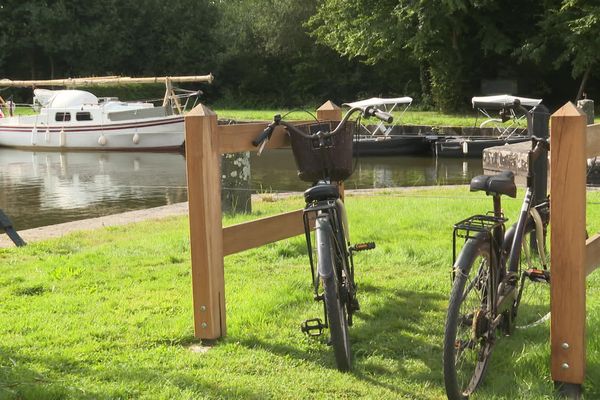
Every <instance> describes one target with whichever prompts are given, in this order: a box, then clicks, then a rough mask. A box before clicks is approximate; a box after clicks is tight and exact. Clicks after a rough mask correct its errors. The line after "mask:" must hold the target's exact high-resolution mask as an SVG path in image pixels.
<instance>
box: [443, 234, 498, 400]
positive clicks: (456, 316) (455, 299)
mask: <svg viewBox="0 0 600 400" xmlns="http://www.w3.org/2000/svg"><path fill="white" fill-rule="evenodd" d="M490 261H491V258H490V253H489V244H488V243H487V242H483V241H481V240H475V239H470V240H469V241H468V242H467V243H466V244H465V246H464V247H463V249H462V251H461V254H460V255H459V257H458V259H457V262H456V264H455V266H454V271H455V278H454V282H453V286H452V292H451V294H450V304H449V306H448V314H447V318H446V328H445V333H444V356H443V362H444V383H445V385H446V394H447V396H448V399H450V400H462V399H467V398H468V397H469V395H470V394H471V393H473V392H474V391H475V389H476V388H477V386H478V385H479V384H480V382H481V380H482V378H483V376H484V374H485V370H486V368H487V365H488V361H489V359H490V356H491V353H492V348H493V343H494V339H495V337H494V328H493V326H492V325H493V320H494V318H495V315H494V313H493V309H494V308H493V307H492V304H493V301H494V300H493V297H494V296H493V295H490V294H491V293H492V290H491V287H492V278H491V276H490Z"/></svg>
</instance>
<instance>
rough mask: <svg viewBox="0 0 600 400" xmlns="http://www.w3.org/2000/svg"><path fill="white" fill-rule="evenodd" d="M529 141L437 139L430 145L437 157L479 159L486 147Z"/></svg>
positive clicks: (517, 139) (519, 139)
mask: <svg viewBox="0 0 600 400" xmlns="http://www.w3.org/2000/svg"><path fill="white" fill-rule="evenodd" d="M527 140H530V138H529V137H524V136H523V137H518V138H509V139H499V138H461V137H451V138H438V140H436V141H434V142H433V143H432V149H433V153H434V154H435V155H436V156H437V157H457V158H461V157H481V156H483V150H484V149H487V148H488V147H494V146H504V145H506V144H514V143H521V142H525V141H527Z"/></svg>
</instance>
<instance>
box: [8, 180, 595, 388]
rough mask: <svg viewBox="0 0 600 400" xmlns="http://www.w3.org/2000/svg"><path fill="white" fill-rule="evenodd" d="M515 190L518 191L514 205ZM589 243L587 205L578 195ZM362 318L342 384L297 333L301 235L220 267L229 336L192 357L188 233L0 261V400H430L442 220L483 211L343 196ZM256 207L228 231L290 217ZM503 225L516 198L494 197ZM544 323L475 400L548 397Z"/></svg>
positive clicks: (138, 228) (516, 339) (498, 353)
mask: <svg viewBox="0 0 600 400" xmlns="http://www.w3.org/2000/svg"><path fill="white" fill-rule="evenodd" d="M520 194H522V193H520ZM588 196H589V199H588V221H589V222H590V226H589V231H590V232H595V231H597V230H598V229H599V228H600V207H598V206H597V205H596V204H597V203H600V194H599V193H597V192H593V193H592V192H590V193H589V194H588ZM346 202H347V204H348V212H349V218H350V227H351V236H352V238H353V240H354V241H355V242H362V241H368V240H374V241H375V242H376V243H377V248H376V249H375V250H373V251H370V252H365V253H360V254H358V255H356V257H355V262H356V268H357V275H356V276H357V281H358V285H359V300H360V302H361V312H360V313H359V314H358V315H357V316H356V318H355V324H354V326H353V327H352V328H351V331H350V336H351V341H352V348H353V352H354V363H355V370H354V371H353V372H352V373H349V374H343V373H339V372H338V371H337V370H336V369H335V366H334V361H333V356H332V353H331V348H330V347H329V346H327V344H326V341H325V339H309V338H306V337H305V336H304V335H303V334H302V333H301V332H300V329H299V324H300V322H301V321H303V320H304V319H306V318H313V317H316V316H319V314H320V312H321V309H320V307H319V305H318V304H316V303H315V302H314V301H313V300H312V293H311V291H310V272H309V269H308V266H307V259H306V255H305V244H304V238H303V237H302V236H298V237H295V238H292V239H289V240H285V241H281V242H278V243H274V244H270V245H266V246H263V247H261V248H257V249H252V250H249V251H246V252H243V253H239V254H235V255H232V256H228V257H226V259H225V282H226V293H225V298H226V301H227V325H228V331H227V332H228V335H227V337H226V338H223V339H222V340H219V341H218V342H217V343H216V344H215V345H214V346H213V347H211V348H210V349H204V350H207V351H204V352H202V353H199V352H195V351H192V350H191V349H197V345H198V341H197V340H195V339H194V337H193V327H192V305H191V304H192V301H191V276H190V270H191V267H190V261H189V259H190V254H189V232H188V221H187V218H186V217H185V216H181V215H180V216H171V217H167V218H164V219H161V220H157V221H155V220H148V221H143V222H138V223H134V224H128V225H121V226H111V227H106V228H102V229H95V230H92V231H88V232H81V231H80V232H76V233H71V234H68V235H66V236H64V237H61V238H57V239H52V240H47V241H42V242H38V243H33V244H31V245H30V246H27V247H24V248H11V249H2V250H0V265H1V267H2V275H1V276H0V282H1V284H0V299H1V301H2V304H3V307H2V311H0V343H2V345H0V397H1V398H9V399H12V398H14V399H17V398H19V399H43V398H66V399H81V398H101V399H109V398H140V399H156V398H169V399H191V398H194V399H196V398H209V399H217V398H219V399H223V398H231V399H235V398H248V399H264V398H267V399H268V398H273V399H313V398H349V397H353V398H366V399H379V398H406V399H443V398H444V389H443V382H442V372H441V348H442V337H443V325H444V317H445V312H446V307H447V301H448V300H447V299H448V293H449V288H450V264H451V258H452V251H451V243H452V240H451V238H452V224H453V223H454V222H456V221H457V220H459V219H461V218H463V217H466V216H467V215H470V214H472V213H475V212H482V211H484V210H487V209H488V208H489V207H490V204H489V203H490V201H489V198H487V197H486V196H485V195H483V194H482V193H469V192H468V190H466V189H465V188H464V187H460V188H443V189H441V188H430V189H418V190H417V189H415V190H411V191H404V192H395V193H386V194H385V195H384V194H374V195H369V196H363V195H350V196H348V198H347V200H346ZM301 205H302V198H301V197H299V196H291V197H288V198H286V199H279V200H278V199H265V200H264V201H261V202H258V201H257V202H256V203H255V207H254V212H253V214H252V215H247V216H241V215H238V216H235V217H231V216H225V218H224V224H226V225H229V224H233V223H237V222H241V221H243V220H248V219H253V218H256V217H262V216H267V215H271V214H274V213H278V212H281V211H285V210H291V209H295V208H299V207H301ZM504 209H505V212H506V214H507V215H508V216H509V217H510V218H511V220H514V218H515V216H516V214H517V213H518V209H519V200H518V199H517V200H512V199H507V201H506V202H505V206H504ZM599 276H600V275H599V274H598V273H595V274H592V275H591V276H590V277H589V278H588V301H587V307H588V315H589V318H588V332H591V333H590V334H589V336H588V369H587V380H586V385H585V390H586V395H587V396H588V397H589V398H597V397H600V362H599V361H600V351H599V350H600V335H594V334H593V332H595V331H596V330H598V329H600V318H599V316H600V291H599V290H598V289H597V288H598V287H600V279H599ZM548 335H549V324H548V323H546V324H542V325H539V326H535V327H531V328H528V329H525V330H519V331H517V332H516V333H515V335H514V336H512V337H509V338H502V340H500V341H499V343H498V345H497V347H496V349H495V351H494V354H493V357H492V364H491V365H490V367H489V370H488V372H489V373H488V375H487V376H486V379H485V381H484V383H483V385H482V387H481V389H480V390H478V395H477V398H478V399H504V398H527V399H541V398H549V397H551V394H552V391H553V385H552V382H551V381H550V378H549V376H550V375H549V346H548Z"/></svg>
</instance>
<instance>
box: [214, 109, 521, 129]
mask: <svg viewBox="0 0 600 400" xmlns="http://www.w3.org/2000/svg"><path fill="white" fill-rule="evenodd" d="M315 108H316V107H315ZM315 108H307V110H308V111H310V112H312V113H314V112H315V111H314V109H315ZM289 111H290V110H286V109H281V110H275V109H272V110H241V109H217V110H216V113H217V115H218V116H219V118H230V119H234V120H241V121H270V120H272V119H273V115H275V114H281V115H284V114H286V113H287V112H289ZM286 119H289V120H307V119H311V117H310V115H309V114H307V113H305V112H301V111H297V112H293V113H291V114H290V115H289V116H287V117H286ZM394 119H395V121H396V122H397V123H401V124H406V125H426V126H468V127H472V126H479V124H481V123H482V122H483V121H485V118H482V117H481V115H479V116H478V115H477V113H476V112H475V110H473V112H470V113H464V114H443V113H440V112H435V111H412V110H408V111H406V112H405V113H404V114H401V113H400V112H394ZM373 121H376V120H373ZM505 125H506V124H505ZM523 126H525V124H523Z"/></svg>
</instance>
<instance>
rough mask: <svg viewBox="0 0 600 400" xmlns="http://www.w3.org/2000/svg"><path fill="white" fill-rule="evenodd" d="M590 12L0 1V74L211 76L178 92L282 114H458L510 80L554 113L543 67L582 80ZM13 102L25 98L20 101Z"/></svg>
mask: <svg viewBox="0 0 600 400" xmlns="http://www.w3.org/2000/svg"><path fill="white" fill-rule="evenodd" d="M599 7H600V6H598V5H596V4H595V3H594V2H593V1H591V0H545V1H544V2H539V1H535V0H415V1H400V0H377V1H376V0H354V1H349V0H308V1H297V0H230V1H212V0H172V1H168V2H165V1H162V0H141V1H137V2H131V1H128V2H123V1H117V0H106V1H102V2H90V3H86V4H85V6H82V5H81V2H78V1H75V0H44V1H37V0H6V1H3V2H2V6H1V7H0V23H1V24H2V31H0V46H1V48H2V51H1V52H0V77H7V78H12V79H43V78H58V77H76V76H88V75H95V76H102V75H113V74H116V75H133V76H143V75H188V74H205V73H208V72H212V73H213V74H214V75H215V77H216V80H215V83H214V84H213V85H198V86H193V85H191V86H190V87H189V88H190V89H202V90H204V92H205V97H204V98H203V101H204V102H205V103H215V102H218V104H219V105H227V106H230V107H239V106H252V107H254V106H259V107H264V106H279V107H281V106H288V107H293V106H304V105H307V104H318V103H322V102H324V101H325V100H333V101H334V102H336V103H342V102H347V101H352V100H356V99H359V98H365V97H371V96H402V95H409V96H411V97H413V98H415V103H417V104H420V105H422V106H435V108H436V109H438V110H442V111H454V110H456V109H459V108H463V107H467V106H468V99H469V98H470V97H471V96H473V95H477V94H480V88H481V81H482V79H492V80H493V79H517V78H518V79H519V92H520V93H516V94H521V95H527V96H542V95H545V94H549V95H551V96H554V97H555V98H556V100H555V101H556V102H557V103H561V104H562V103H564V96H563V93H564V92H565V91H567V92H568V91H571V92H572V90H570V89H569V85H573V82H572V80H571V79H564V77H563V74H564V71H563V70H561V69H559V70H558V71H554V70H552V68H551V67H552V66H560V67H561V68H564V66H565V65H568V66H570V67H571V70H572V73H573V76H580V75H581V74H583V73H586V72H588V71H591V69H592V67H593V66H594V65H596V64H597V61H598V60H597V57H599V56H598V54H600V52H599V51H597V41H596V40H595V38H596V37H598V34H599V33H600V32H599V31H600V28H598V18H599V17H598V15H599V13H600V10H599ZM519 49H520V50H519ZM557 78H558V79H557ZM591 87H592V89H595V86H594V82H592V84H591ZM5 94H6V93H3V96H4V95H5ZM11 94H14V95H15V99H17V100H18V101H20V102H25V101H30V100H31V94H30V93H28V92H27V93H25V92H24V91H19V90H14V91H12V90H11ZM134 94H137V90H136V91H135V93H134V91H133V90H132V93H131V95H130V96H128V95H127V93H124V94H119V96H120V97H123V98H132V97H134V96H133V95H134ZM591 94H592V95H593V91H592V93H591ZM4 97H8V96H4ZM153 97H156V95H149V94H144V96H143V98H153ZM551 103H552V102H551ZM551 105H552V104H551Z"/></svg>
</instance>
